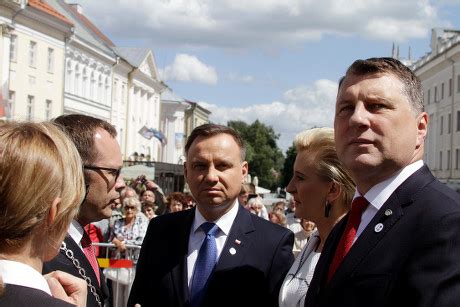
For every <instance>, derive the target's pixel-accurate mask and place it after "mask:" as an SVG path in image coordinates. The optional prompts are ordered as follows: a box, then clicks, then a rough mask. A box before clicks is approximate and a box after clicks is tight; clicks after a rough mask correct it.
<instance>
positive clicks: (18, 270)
mask: <svg viewBox="0 0 460 307" xmlns="http://www.w3.org/2000/svg"><path fill="white" fill-rule="evenodd" d="M0 276H1V278H2V279H3V283H5V284H11V285H17V286H24V287H29V288H34V289H38V290H42V291H43V292H46V293H48V294H49V295H51V291H50V288H49V286H48V283H47V282H46V279H45V277H43V275H42V274H40V272H38V271H36V270H35V269H34V268H32V267H31V266H29V265H27V264H24V263H21V262H17V261H11V260H0Z"/></svg>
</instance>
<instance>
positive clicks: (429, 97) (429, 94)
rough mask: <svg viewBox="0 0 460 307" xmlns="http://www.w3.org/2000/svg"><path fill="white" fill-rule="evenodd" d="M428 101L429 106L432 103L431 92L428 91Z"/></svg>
mask: <svg viewBox="0 0 460 307" xmlns="http://www.w3.org/2000/svg"><path fill="white" fill-rule="evenodd" d="M427 96H428V97H427V101H428V104H430V103H431V90H428V94H427Z"/></svg>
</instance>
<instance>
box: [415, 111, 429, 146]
mask: <svg viewBox="0 0 460 307" xmlns="http://www.w3.org/2000/svg"><path fill="white" fill-rule="evenodd" d="M427 133H428V114H426V112H422V113H421V114H420V115H418V116H417V140H416V143H415V146H416V148H419V147H420V146H421V145H423V143H424V141H425V138H426V135H427Z"/></svg>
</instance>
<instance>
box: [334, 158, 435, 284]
mask: <svg viewBox="0 0 460 307" xmlns="http://www.w3.org/2000/svg"><path fill="white" fill-rule="evenodd" d="M433 180H434V177H433V176H432V175H431V173H430V171H429V169H428V168H427V167H426V166H424V167H422V168H421V169H419V170H418V171H417V172H415V173H414V174H412V175H411V176H410V177H409V178H408V179H407V180H406V181H405V182H403V183H402V184H401V185H400V186H399V187H398V188H397V189H396V190H395V192H394V193H393V194H392V195H391V196H390V198H389V199H388V200H387V201H386V202H385V203H384V204H383V206H382V208H380V210H379V211H378V212H377V214H376V215H375V216H374V218H373V219H372V220H371V222H370V223H369V224H368V225H367V227H366V228H365V229H364V231H363V233H362V234H361V235H360V237H359V239H358V240H357V241H356V242H355V244H354V245H353V246H352V248H351V249H350V252H349V253H348V254H347V255H346V256H345V258H344V259H343V262H342V264H341V265H340V266H339V267H338V268H337V271H336V272H335V274H334V276H333V277H332V279H331V281H330V283H329V285H330V286H331V287H333V286H334V284H335V283H336V282H340V281H341V280H343V279H344V278H346V277H347V276H350V274H351V273H352V272H353V271H354V270H355V269H356V267H357V266H358V265H359V264H360V263H361V261H363V259H364V258H365V257H366V256H367V255H368V254H369V253H370V252H371V250H372V249H373V248H374V247H375V246H376V245H377V243H378V242H379V241H381V240H382V239H383V238H384V237H385V236H386V234H387V233H388V232H389V231H390V229H391V228H392V227H393V226H394V225H395V224H396V223H397V222H398V221H399V220H400V219H401V217H402V216H403V215H404V210H403V208H404V207H406V206H409V205H411V204H412V203H413V199H414V195H416V194H417V192H418V191H420V190H421V189H423V188H424V187H425V186H426V185H427V184H428V183H429V182H431V181H433ZM347 217H348V216H347ZM342 233H343V229H342V231H341V232H340V236H341V235H342ZM340 236H339V240H340ZM337 244H338V243H337ZM335 246H336V245H335ZM329 254H331V253H329ZM330 258H331V259H330V260H329V262H328V263H330V261H332V257H330Z"/></svg>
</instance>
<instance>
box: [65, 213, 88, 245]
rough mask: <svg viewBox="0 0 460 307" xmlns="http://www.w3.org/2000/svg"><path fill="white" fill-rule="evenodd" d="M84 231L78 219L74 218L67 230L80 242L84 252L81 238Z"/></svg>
mask: <svg viewBox="0 0 460 307" xmlns="http://www.w3.org/2000/svg"><path fill="white" fill-rule="evenodd" d="M83 231H85V230H84V229H83V227H82V226H81V225H80V223H78V222H77V221H76V220H72V223H70V226H69V230H68V231H67V233H68V234H69V235H70V237H71V238H72V239H73V240H74V241H75V242H76V243H77V244H78V246H79V247H80V249H81V251H82V252H83V247H82V246H81V239H82V238H83Z"/></svg>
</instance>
